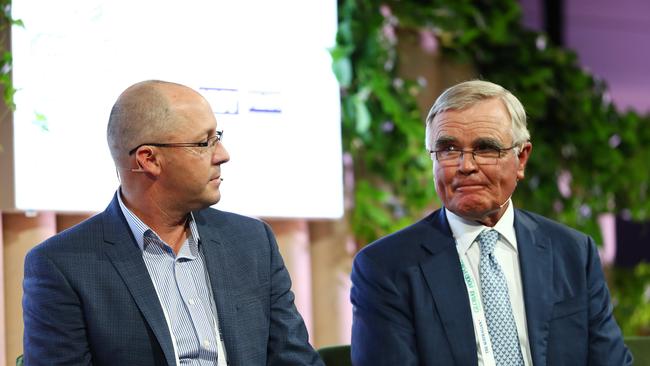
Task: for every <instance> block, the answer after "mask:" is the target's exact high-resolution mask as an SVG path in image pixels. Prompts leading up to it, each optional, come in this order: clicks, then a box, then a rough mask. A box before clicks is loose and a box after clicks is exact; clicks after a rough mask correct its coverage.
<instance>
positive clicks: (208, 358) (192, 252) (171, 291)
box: [117, 192, 225, 365]
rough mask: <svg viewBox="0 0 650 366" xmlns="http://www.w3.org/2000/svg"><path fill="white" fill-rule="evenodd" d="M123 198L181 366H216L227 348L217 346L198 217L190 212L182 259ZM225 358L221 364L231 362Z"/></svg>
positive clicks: (124, 210)
mask: <svg viewBox="0 0 650 366" xmlns="http://www.w3.org/2000/svg"><path fill="white" fill-rule="evenodd" d="M117 196H118V201H119V203H120V208H121V209H122V213H123V214H124V217H125V218H126V221H127V222H128V224H129V227H130V228H131V231H132V232H133V236H134V237H135V239H136V241H137V243H138V246H139V247H140V249H141V250H142V258H143V259H144V263H145V265H146V266H147V271H148V272H149V276H150V277H151V280H152V281H153V284H154V287H155V288H156V292H157V294H158V299H159V300H160V303H161V305H162V308H163V311H164V312H165V318H166V320H167V323H168V326H169V330H170V333H171V335H172V338H173V339H172V340H173V342H174V343H175V344H174V346H175V349H174V351H175V353H176V356H177V359H178V361H179V364H180V365H216V364H217V358H218V357H217V355H218V347H219V346H221V345H218V344H217V342H218V341H220V340H219V338H218V337H219V334H218V327H217V323H216V319H217V315H216V306H215V304H214V301H213V296H212V291H211V287H210V278H209V277H208V274H207V271H206V269H205V260H204V258H203V253H202V251H201V250H199V245H200V242H201V241H200V238H199V232H198V230H197V228H196V222H195V221H194V217H193V216H192V214H191V213H190V215H189V217H188V222H189V228H190V235H189V237H188V238H187V239H186V240H185V242H184V243H183V245H182V246H181V248H180V250H179V251H178V254H177V255H176V254H175V253H174V251H173V250H172V248H171V247H170V246H169V245H167V244H166V243H165V242H164V241H163V240H161V239H160V237H159V236H158V235H157V234H156V233H155V232H154V231H153V230H152V229H151V228H150V227H148V226H147V225H146V224H145V223H144V222H142V220H140V218H138V217H137V216H136V215H135V214H134V213H133V212H131V210H129V209H128V208H127V207H126V206H125V205H124V203H123V202H122V198H121V192H120V194H118V195H117ZM220 348H221V347H220ZM221 357H222V358H224V359H222V360H220V362H219V364H225V362H224V361H225V357H224V355H221Z"/></svg>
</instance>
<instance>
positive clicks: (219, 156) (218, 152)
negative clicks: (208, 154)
mask: <svg viewBox="0 0 650 366" xmlns="http://www.w3.org/2000/svg"><path fill="white" fill-rule="evenodd" d="M228 160H230V154H228V150H226V147H225V146H224V145H223V143H221V142H219V143H217V146H216V147H215V149H214V152H213V153H212V163H214V164H223V163H226V162H228Z"/></svg>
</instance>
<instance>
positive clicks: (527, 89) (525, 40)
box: [332, 0, 650, 244]
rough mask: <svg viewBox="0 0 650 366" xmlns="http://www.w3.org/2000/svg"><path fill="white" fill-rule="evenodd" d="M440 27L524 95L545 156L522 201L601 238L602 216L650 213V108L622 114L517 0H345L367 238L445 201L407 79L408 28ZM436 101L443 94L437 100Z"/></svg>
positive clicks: (348, 88) (344, 53)
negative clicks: (403, 39) (402, 52)
mask: <svg viewBox="0 0 650 366" xmlns="http://www.w3.org/2000/svg"><path fill="white" fill-rule="evenodd" d="M398 28H402V29H415V30H417V31H418V32H420V34H421V35H423V36H426V35H427V34H428V35H430V36H431V37H432V38H433V39H434V40H435V41H436V42H437V44H438V47H439V50H440V52H441V53H442V54H443V55H444V56H445V57H450V58H453V59H454V60H456V61H457V62H459V63H470V64H472V65H473V66H474V68H475V69H476V70H477V71H478V74H479V75H480V78H483V79H486V80H490V81H493V82H496V83H498V84H501V85H503V86H504V87H506V88H507V89H509V90H511V91H512V92H513V93H514V94H515V95H517V96H518V97H519V98H520V100H521V101H522V103H523V104H524V106H525V107H526V110H527V113H528V115H529V129H530V131H531V134H532V143H533V154H532V156H531V159H530V161H529V164H528V168H527V177H526V180H524V181H523V182H521V183H520V185H519V187H518V189H517V191H516V194H515V197H514V201H515V203H516V205H517V206H518V207H522V208H525V209H529V210H532V211H535V212H538V213H541V214H543V215H546V216H549V217H552V218H554V219H556V220H559V221H561V222H563V223H565V224H567V225H570V226H572V227H575V228H577V229H579V230H582V231H584V232H587V233H588V234H590V235H592V236H594V237H595V238H596V239H597V240H598V239H600V231H599V228H598V224H597V216H598V215H599V214H601V213H605V212H614V213H617V214H622V215H625V216H627V217H631V218H634V219H639V220H646V219H648V217H649V214H650V200H648V194H649V192H650V190H649V187H648V183H649V182H650V169H648V166H649V165H648V161H650V149H648V148H647V147H646V146H647V145H648V143H650V128H649V127H650V117H648V116H640V115H638V114H636V113H633V112H627V113H621V112H618V111H617V110H616V108H615V107H614V105H613V104H612V103H610V102H609V101H608V99H607V95H606V85H605V84H604V82H602V81H601V80H598V79H597V78H595V77H594V76H592V75H590V74H589V73H588V72H587V71H585V70H584V69H583V68H582V67H581V66H580V64H579V63H578V60H577V58H576V55H575V54H574V53H573V52H572V51H570V50H566V49H562V48H559V47H556V46H554V45H552V44H549V43H548V42H547V40H546V37H545V36H544V35H543V34H539V33H535V32H532V31H529V30H526V29H525V28H524V27H523V26H522V25H521V11H520V8H519V5H518V3H517V2H516V1H515V0H494V1H478V0H477V1H467V0H465V1H463V0H443V1H417V0H408V1H407V0H405V1H376V0H341V1H340V2H339V33H338V38H337V47H336V48H335V49H334V50H333V51H332V54H333V56H334V59H335V64H334V69H335V72H336V73H337V76H338V78H339V80H340V83H341V86H342V103H343V133H344V149H345V150H346V152H348V153H349V154H350V155H351V157H352V160H353V164H354V172H355V178H356V183H355V184H356V186H355V207H354V209H353V210H352V213H351V217H352V225H353V230H354V233H355V235H356V237H357V239H358V240H359V242H360V243H362V244H364V243H367V242H369V241H372V240H374V239H376V238H377V237H378V236H380V235H384V234H386V233H388V232H391V231H393V230H395V229H396V228H399V227H403V226H404V225H406V224H407V223H411V222H413V221H414V220H415V219H416V218H418V217H420V216H421V215H422V214H423V211H424V210H426V209H428V208H430V207H431V206H432V205H435V204H436V198H435V192H434V187H433V184H432V182H431V179H432V177H431V161H430V159H429V157H428V155H427V153H426V151H425V149H424V128H423V121H422V120H421V118H420V113H419V111H418V110H417V107H416V103H415V95H416V94H417V92H418V89H419V85H418V83H417V81H413V80H401V79H400V78H399V77H398V75H397V66H398V65H399V63H400V59H399V55H398V52H397V45H398V44H399V42H400V39H399V38H398V32H397V31H396V29H398ZM432 103H433V100H432V101H431V104H432Z"/></svg>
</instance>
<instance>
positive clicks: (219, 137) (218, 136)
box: [129, 131, 223, 155]
mask: <svg viewBox="0 0 650 366" xmlns="http://www.w3.org/2000/svg"><path fill="white" fill-rule="evenodd" d="M221 141H223V131H217V132H216V133H215V135H214V136H212V137H210V138H208V139H207V140H206V141H203V142H173V143H167V144H163V143H158V142H147V143H144V144H140V145H138V146H136V147H134V148H133V149H131V150H130V151H129V155H133V153H134V152H136V150H138V149H139V148H141V147H142V146H156V147H207V148H209V149H210V150H212V151H214V149H215V148H216V147H217V144H218V143H219V142H221Z"/></svg>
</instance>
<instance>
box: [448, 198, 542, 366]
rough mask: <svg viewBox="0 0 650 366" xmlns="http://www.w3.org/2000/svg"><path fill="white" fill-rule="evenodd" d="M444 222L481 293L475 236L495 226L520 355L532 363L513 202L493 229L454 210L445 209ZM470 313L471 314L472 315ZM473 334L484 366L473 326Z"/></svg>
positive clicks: (530, 364) (495, 249) (529, 363)
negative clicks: (445, 219)
mask: <svg viewBox="0 0 650 366" xmlns="http://www.w3.org/2000/svg"><path fill="white" fill-rule="evenodd" d="M445 214H446V215H447V221H448V222H449V226H450V227H451V232H452V234H453V235H454V239H455V240H456V249H457V250H458V255H459V256H460V257H461V258H464V259H465V260H466V261H467V263H469V266H470V267H471V271H472V274H473V275H474V279H475V281H476V283H477V284H478V285H479V286H478V291H479V294H480V289H481V287H480V282H479V281H480V280H479V262H480V257H481V250H480V248H479V244H478V241H477V240H476V239H477V237H478V235H479V234H480V233H481V232H482V231H483V230H486V229H494V230H496V231H497V232H498V233H499V240H498V241H497V245H496V247H495V248H494V254H495V256H496V258H497V261H498V262H499V265H500V266H501V270H502V271H503V274H504V275H505V277H506V282H507V284H508V295H509V296H510V304H511V305H512V313H513V315H514V317H515V323H516V325H517V334H518V336H519V345H520V346H521V354H522V355H523V357H524V363H525V365H526V366H532V364H533V362H532V358H531V354H530V344H529V342H528V327H527V325H526V308H525V305H524V292H523V287H522V283H521V271H520V268H519V257H518V252H517V237H516V235H515V228H514V218H515V215H514V210H513V208H512V201H511V200H509V201H508V208H507V209H506V212H505V213H504V214H503V216H502V217H501V219H500V220H499V222H497V224H496V225H494V227H493V228H490V227H487V226H485V225H482V224H480V223H477V222H474V221H469V220H465V219H463V218H462V217H460V216H458V215H456V214H454V213H453V212H451V211H449V210H447V209H445ZM458 265H459V266H460V263H459V264H458ZM472 316H473V315H472ZM474 335H475V338H476V339H477V342H476V349H477V352H478V365H479V366H482V365H483V357H482V355H481V348H480V347H479V344H478V339H479V337H478V330H477V329H474Z"/></svg>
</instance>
